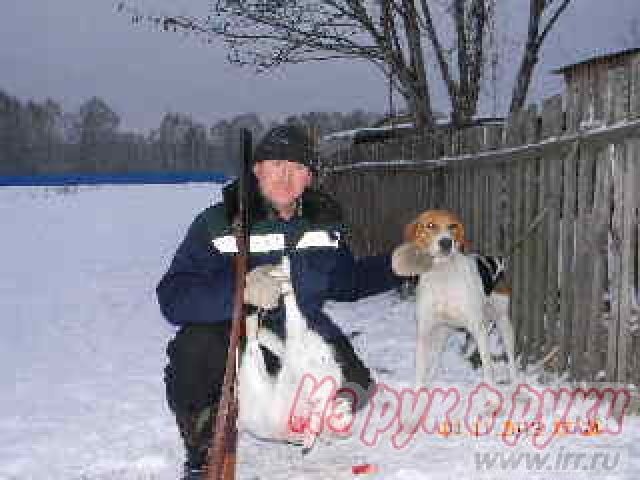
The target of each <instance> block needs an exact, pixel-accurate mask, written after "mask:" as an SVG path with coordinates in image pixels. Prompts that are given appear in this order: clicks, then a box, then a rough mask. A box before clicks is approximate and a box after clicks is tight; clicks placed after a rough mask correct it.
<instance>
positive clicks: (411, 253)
mask: <svg viewBox="0 0 640 480" xmlns="http://www.w3.org/2000/svg"><path fill="white" fill-rule="evenodd" d="M432 265H433V257H432V256H431V255H429V254H428V253H426V252H424V251H423V250H421V249H419V248H418V247H416V246H415V245H414V244H413V243H403V244H402V245H400V246H399V247H396V248H395V250H394V251H393V254H392V255H391V268H392V269H393V272H394V273H395V274H396V275H399V276H401V277H412V276H414V275H420V274H421V273H424V272H426V271H428V270H430V269H431V267H432Z"/></svg>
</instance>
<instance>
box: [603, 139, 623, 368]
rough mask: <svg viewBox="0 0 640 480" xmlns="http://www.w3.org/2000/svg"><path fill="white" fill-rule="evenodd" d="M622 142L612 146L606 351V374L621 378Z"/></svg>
mask: <svg viewBox="0 0 640 480" xmlns="http://www.w3.org/2000/svg"><path fill="white" fill-rule="evenodd" d="M622 150H623V149H622V145H621V144H616V145H612V146H611V149H610V155H611V160H612V165H613V178H612V183H613V217H612V219H611V240H610V242H609V250H610V254H609V256H610V261H609V268H610V269H609V285H608V291H609V302H610V305H611V307H610V310H611V314H610V317H609V325H608V340H609V342H608V350H607V377H608V378H611V379H616V378H618V371H617V367H618V357H617V354H616V352H617V350H618V340H619V332H620V285H619V284H620V279H621V272H622V268H621V267H622V265H621V262H622V259H621V241H622V222H623V220H622V219H623V210H622V208H621V207H622V201H623V198H624V197H623V185H624V184H623V176H622V175H621V171H620V167H621V165H622V158H623V152H622Z"/></svg>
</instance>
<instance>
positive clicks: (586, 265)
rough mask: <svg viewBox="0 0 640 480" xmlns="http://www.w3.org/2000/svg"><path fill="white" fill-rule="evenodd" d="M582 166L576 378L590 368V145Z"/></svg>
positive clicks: (575, 319) (576, 286) (582, 154)
mask: <svg viewBox="0 0 640 480" xmlns="http://www.w3.org/2000/svg"><path fill="white" fill-rule="evenodd" d="M578 158H579V161H578V163H577V167H578V184H577V186H578V190H577V216H576V221H575V239H576V241H575V249H576V261H575V281H574V282H573V308H574V312H575V313H574V316H573V326H572V332H573V334H572V335H571V339H572V346H571V350H572V354H571V355H572V359H574V358H575V362H573V361H572V363H571V366H572V375H573V377H574V378H580V377H582V376H583V374H584V372H585V369H586V367H587V366H588V363H587V360H586V358H585V352H586V342H587V332H588V319H587V311H588V305H589V294H590V293H591V292H590V289H589V288H588V282H589V279H591V278H592V277H591V268H590V267H591V265H592V262H590V261H586V260H587V259H589V258H592V257H593V254H594V252H593V251H592V250H591V248H590V245H589V242H588V238H587V235H588V233H587V232H588V231H589V228H590V226H589V223H590V220H591V219H590V217H589V210H590V208H589V204H590V202H589V198H590V184H591V182H592V181H593V172H592V167H593V158H592V151H591V150H590V149H589V148H588V147H587V146H584V145H583V146H582V147H581V148H580V152H579V157H578Z"/></svg>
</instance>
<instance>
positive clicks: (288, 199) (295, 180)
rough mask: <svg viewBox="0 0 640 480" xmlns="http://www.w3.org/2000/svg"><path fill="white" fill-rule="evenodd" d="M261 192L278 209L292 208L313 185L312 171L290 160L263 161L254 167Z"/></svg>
mask: <svg viewBox="0 0 640 480" xmlns="http://www.w3.org/2000/svg"><path fill="white" fill-rule="evenodd" d="M253 173H254V174H255V176H256V178H257V179H258V185H259V186H260V191H261V192H262V194H263V195H264V196H265V197H266V198H267V200H269V201H270V202H271V203H273V205H274V206H275V207H276V208H279V209H280V208H287V207H290V206H291V205H292V204H293V203H294V202H295V201H296V200H297V199H298V197H299V196H300V195H302V192H304V190H305V189H306V188H307V187H308V186H309V185H310V184H311V179H312V175H311V170H309V169H308V168H307V167H305V166H304V165H301V164H299V163H296V162H290V161H288V160H263V161H261V162H258V163H256V164H255V165H254V167H253Z"/></svg>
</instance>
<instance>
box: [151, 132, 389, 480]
mask: <svg viewBox="0 0 640 480" xmlns="http://www.w3.org/2000/svg"><path fill="white" fill-rule="evenodd" d="M314 160H315V154H314V150H313V148H312V145H311V142H310V140H309V138H308V136H307V135H306V133H305V132H304V130H303V129H301V128H299V127H296V126H293V125H281V126H277V127H274V128H273V129H271V130H270V131H269V132H268V133H267V134H266V135H265V136H264V137H263V139H262V140H261V142H260V143H259V144H258V146H257V147H256V150H255V153H254V165H253V169H252V171H253V176H252V182H253V183H254V185H252V186H251V191H252V192H253V195H252V198H251V200H250V202H249V203H250V207H249V208H250V214H251V219H250V224H251V230H250V233H251V254H250V258H249V268H250V272H249V274H248V275H247V279H246V288H245V302H246V303H247V304H249V305H253V306H254V307H257V308H260V309H263V310H264V311H265V314H264V318H263V323H262V325H263V327H266V328H270V329H271V330H272V331H273V332H274V333H276V334H277V335H278V336H279V337H281V338H283V339H285V338H286V331H285V328H284V325H285V322H284V320H285V319H284V308H283V305H282V304H281V302H280V283H279V281H278V280H276V279H274V277H273V276H271V275H269V272H270V271H271V270H272V269H273V268H274V266H275V265H277V264H279V263H280V261H281V259H282V257H283V255H285V254H286V255H287V256H288V257H289V262H290V268H291V281H292V284H293V287H294V291H295V295H296V300H297V303H298V305H299V308H300V310H301V311H302V313H303V314H304V316H305V318H306V320H307V322H308V324H309V328H311V329H313V330H314V331H315V332H317V333H318V334H319V335H320V336H322V338H323V339H325V340H326V341H327V342H328V343H329V344H330V345H331V346H332V349H333V351H334V353H335V358H336V360H337V362H338V363H339V364H340V366H341V368H342V371H343V374H344V377H345V379H346V381H347V382H348V383H352V384H356V385H358V386H360V387H362V389H363V390H365V391H367V390H370V387H371V384H372V378H371V375H370V372H369V370H368V368H367V367H366V366H365V365H364V364H363V363H362V361H361V360H360V359H359V358H358V356H357V355H356V353H355V352H354V350H353V347H352V346H351V344H350V342H349V340H348V338H347V337H346V336H345V335H344V333H343V332H342V331H341V330H340V328H339V327H338V326H337V325H336V324H335V323H334V322H333V321H332V320H331V319H330V318H329V317H328V316H327V314H326V313H325V312H323V310H322V307H323V304H324V302H325V301H326V300H337V301H355V300H357V299H359V298H361V297H364V296H367V295H371V294H375V293H379V292H382V291H385V290H388V289H390V288H392V287H395V286H398V285H399V283H400V279H399V277H396V276H395V275H394V274H393V273H392V270H391V259H390V256H386V255H385V256H377V257H365V258H363V259H360V260H359V261H356V260H355V259H354V257H353V255H352V253H351V251H350V250H349V248H348V246H347V244H346V242H345V229H344V226H343V225H342V217H341V212H340V208H339V206H338V205H337V204H336V203H335V201H333V200H332V199H331V198H330V197H328V196H327V195H325V194H323V193H320V192H318V191H315V190H313V189H311V188H310V186H311V183H312V180H313V165H314ZM223 197H224V200H223V202H221V203H219V204H217V205H214V206H212V207H210V208H207V209H206V210H204V211H203V212H201V213H200V214H199V215H198V216H197V217H196V218H195V220H194V222H193V223H192V225H191V227H190V228H189V231H188V233H187V235H186V238H185V239H184V240H183V242H182V244H181V245H180V246H179V248H178V250H177V252H176V254H175V256H174V258H173V261H172V263H171V266H170V268H169V271H168V272H167V273H166V274H165V275H164V277H163V278H162V280H161V281H160V283H159V285H158V287H157V294H158V301H159V304H160V307H161V310H162V313H163V315H164V316H165V318H166V319H167V320H168V321H169V322H170V323H172V324H174V325H178V326H180V329H179V331H178V332H177V334H176V336H175V338H174V339H173V340H171V341H170V342H169V345H168V347H167V354H168V357H169V363H168V365H167V367H166V369H165V384H166V388H167V399H168V403H169V407H170V408H171V410H172V412H173V413H174V414H175V417H176V421H177V424H178V428H179V430H180V434H181V436H182V438H183V441H184V444H185V447H186V454H187V455H186V457H187V458H186V462H185V478H189V479H196V478H200V476H199V475H201V473H202V470H203V467H204V465H205V461H206V453H207V448H208V447H209V444H210V442H211V439H212V434H211V425H212V421H215V415H216V409H217V404H218V401H219V396H220V393H221V386H222V383H223V377H224V369H225V359H226V354H227V346H228V341H229V331H230V322H231V316H232V308H233V305H232V303H233V292H234V288H235V285H234V272H233V265H232V256H233V254H234V252H235V240H234V238H233V232H232V230H231V225H232V223H233V220H234V218H235V216H236V215H237V213H238V199H237V184H236V183H233V184H231V185H229V186H228V187H226V188H225V189H224V191H223ZM305 234H307V235H305ZM264 353H265V362H266V364H267V366H268V368H270V369H272V370H274V371H277V369H278V368H279V365H278V359H277V357H275V358H274V357H272V356H270V355H268V352H264ZM212 407H213V408H212ZM357 407H362V403H361V404H359V405H357Z"/></svg>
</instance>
